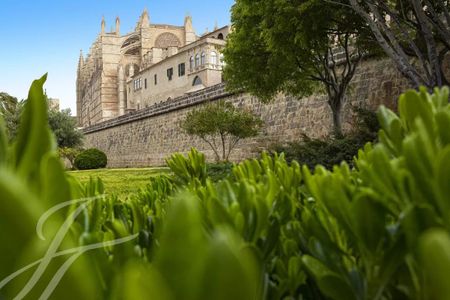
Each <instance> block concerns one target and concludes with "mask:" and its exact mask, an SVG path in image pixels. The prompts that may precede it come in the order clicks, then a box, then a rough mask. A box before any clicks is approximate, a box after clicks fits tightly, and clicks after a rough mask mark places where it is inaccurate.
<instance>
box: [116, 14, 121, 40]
mask: <svg viewBox="0 0 450 300" xmlns="http://www.w3.org/2000/svg"><path fill="white" fill-rule="evenodd" d="M116 35H120V18H119V17H118V16H117V18H116Z"/></svg>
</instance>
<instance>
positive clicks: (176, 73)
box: [76, 10, 229, 127]
mask: <svg viewBox="0 0 450 300" xmlns="http://www.w3.org/2000/svg"><path fill="white" fill-rule="evenodd" d="M105 27H106V24H105V20H104V19H103V20H102V22H101V32H100V34H99V35H98V37H97V39H96V40H95V42H94V43H93V44H92V46H91V48H90V50H89V53H88V55H87V56H86V57H84V56H83V54H82V53H80V59H79V62H78V70H77V82H76V87H77V119H78V124H79V126H80V127H87V126H90V125H94V124H97V123H100V122H102V121H106V120H110V119H113V118H116V117H118V116H121V115H124V114H127V113H130V112H133V111H135V110H138V109H141V108H144V107H148V106H151V105H154V104H156V103H161V102H164V101H168V100H171V99H174V98H176V97H179V96H182V95H185V94H189V93H193V92H196V91H199V90H201V89H204V88H205V87H209V86H213V85H216V84H219V83H221V82H222V67H223V64H224V62H223V57H222V55H221V50H222V49H223V47H224V46H225V40H226V37H227V35H228V33H229V27H228V26H225V27H222V28H218V27H217V26H216V27H215V28H214V30H213V31H212V32H207V33H205V34H203V35H201V36H198V35H197V34H196V33H195V31H194V28H193V26H192V18H191V17H190V16H187V17H186V18H185V20H184V25H183V26H174V25H165V24H152V23H151V22H150V17H149V14H148V12H147V10H145V11H144V12H143V13H142V15H141V17H140V18H139V21H138V22H137V25H136V27H135V29H134V31H133V32H130V33H127V34H125V35H121V33H120V19H119V18H116V24H115V30H114V31H113V32H106V31H105Z"/></svg>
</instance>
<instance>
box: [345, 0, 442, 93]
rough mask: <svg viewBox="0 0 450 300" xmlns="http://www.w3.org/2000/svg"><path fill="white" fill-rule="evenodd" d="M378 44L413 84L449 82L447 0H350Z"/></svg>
mask: <svg viewBox="0 0 450 300" xmlns="http://www.w3.org/2000/svg"><path fill="white" fill-rule="evenodd" d="M349 2H350V4H351V6H352V8H353V9H354V10H355V11H356V12H357V13H358V14H359V15H360V16H361V18H362V19H363V20H364V21H365V22H366V23H367V25H368V26H369V27H370V29H371V31H372V32H373V35H374V37H375V38H376V40H377V42H378V44H379V45H380V47H381V48H382V49H383V50H384V52H385V53H386V55H387V56H389V57H390V58H391V59H392V61H393V62H394V64H395V65H396V66H397V68H398V70H399V71H400V72H401V73H402V74H403V75H404V76H405V77H406V78H407V79H408V80H409V82H410V83H411V84H412V86H413V87H415V88H418V87H419V86H421V85H424V86H427V87H428V88H429V89H430V90H431V89H432V88H433V87H435V86H439V87H441V86H443V85H448V84H449V81H448V79H447V78H446V76H445V75H446V63H445V59H446V55H447V54H448V52H449V50H450V28H449V26H448V24H449V23H450V11H449V5H450V3H449V1H447V0H426V1H420V0H395V1H386V0H349Z"/></svg>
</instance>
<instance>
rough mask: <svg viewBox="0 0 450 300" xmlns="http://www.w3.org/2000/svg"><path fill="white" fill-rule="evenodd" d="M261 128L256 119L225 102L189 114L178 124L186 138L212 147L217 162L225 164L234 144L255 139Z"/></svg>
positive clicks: (260, 122) (212, 104)
mask: <svg viewBox="0 0 450 300" xmlns="http://www.w3.org/2000/svg"><path fill="white" fill-rule="evenodd" d="M261 125H262V121H261V119H260V118H258V117H257V116H255V115H254V114H252V113H251V112H248V111H244V110H240V109H238V108H236V107H234V106H233V105H232V104H231V103H228V102H225V101H219V102H217V103H210V104H208V105H206V106H205V107H203V108H201V109H198V110H194V111H191V112H189V113H188V114H187V116H186V119H185V120H184V121H183V122H182V123H181V127H182V128H183V129H184V130H185V131H186V132H187V133H188V134H189V135H194V136H198V137H200V138H201V139H202V140H204V141H205V142H206V143H208V145H209V146H211V149H212V150H213V151H214V154H215V156H216V160H217V161H220V160H222V161H228V158H229V157H230V154H231V151H232V150H233V149H234V147H235V146H236V145H237V143H238V142H239V141H240V140H241V139H244V138H248V137H252V136H256V135H257V134H258V130H259V128H260V127H261Z"/></svg>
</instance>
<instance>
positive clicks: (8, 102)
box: [0, 93, 25, 140]
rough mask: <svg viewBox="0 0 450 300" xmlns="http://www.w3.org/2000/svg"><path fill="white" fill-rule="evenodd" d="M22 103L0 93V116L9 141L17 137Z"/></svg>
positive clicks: (22, 101)
mask: <svg viewBox="0 0 450 300" xmlns="http://www.w3.org/2000/svg"><path fill="white" fill-rule="evenodd" d="M24 103H25V101H24V100H21V101H19V100H17V98H15V97H13V96H10V95H8V94H7V93H0V115H1V116H2V117H3V120H4V122H5V125H6V130H7V133H8V138H9V140H12V139H13V138H14V137H15V136H16V135H17V130H18V128H19V120H20V114H21V113H22V110H23V106H24Z"/></svg>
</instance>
